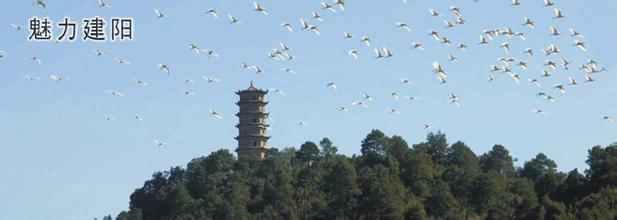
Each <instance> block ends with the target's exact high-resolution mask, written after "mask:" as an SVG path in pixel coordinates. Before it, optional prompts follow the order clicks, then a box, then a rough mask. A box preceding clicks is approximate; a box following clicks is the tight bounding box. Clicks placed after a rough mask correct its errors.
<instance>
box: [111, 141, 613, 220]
mask: <svg viewBox="0 0 617 220" xmlns="http://www.w3.org/2000/svg"><path fill="white" fill-rule="evenodd" d="M361 152H362V155H360V156H356V155H354V156H352V157H348V156H345V155H340V154H337V148H336V147H335V146H334V145H333V143H332V142H331V141H330V140H329V139H327V138H324V139H323V140H321V141H320V142H319V143H318V144H316V143H313V142H305V143H304V144H302V146H301V147H300V148H299V149H293V148H287V149H281V150H279V149H269V152H268V157H267V158H266V159H265V160H262V161H238V160H237V159H236V157H235V156H234V155H233V154H232V153H230V152H229V151H227V150H219V151H216V152H213V153H212V154H210V155H209V156H207V157H200V158H196V159H193V160H192V161H191V162H189V163H188V165H187V166H186V168H181V167H173V168H171V169H170V170H168V171H164V172H157V173H154V174H153V176H152V179H150V180H147V181H146V182H145V183H144V186H143V187H141V188H139V189H136V190H135V192H134V193H133V194H132V195H131V197H130V198H131V201H130V209H129V210H128V211H124V212H122V213H120V214H119V215H118V216H117V217H116V219H120V220H137V219H147V220H150V219H154V220H158V219H161V220H162V219H615V218H617V144H613V145H611V146H608V147H600V146H595V147H593V148H591V149H590V150H589V156H588V159H587V161H586V162H587V164H588V165H589V168H588V169H586V170H585V171H584V172H583V173H581V172H579V171H578V170H576V169H575V170H572V171H570V172H567V173H563V172H560V171H558V170H557V169H556V168H557V165H556V163H555V162H554V161H552V160H551V159H549V158H548V157H547V156H546V155H544V154H541V153H540V154H538V155H537V156H536V157H534V158H532V159H530V160H529V161H526V162H525V163H524V165H523V167H515V166H514V164H513V162H514V159H513V158H512V156H511V155H510V154H509V152H508V150H507V149H506V148H505V147H504V146H501V145H495V146H494V147H493V148H492V150H490V151H489V152H487V153H484V154H482V155H479V156H478V155H476V154H475V153H474V152H472V151H471V150H470V148H469V147H468V146H466V145H465V143H463V142H460V141H459V142H456V143H454V144H451V145H450V144H448V141H447V140H446V136H445V134H443V133H429V134H428V136H427V139H426V141H424V142H422V143H418V144H415V145H413V146H411V147H410V146H409V145H408V144H407V142H406V141H405V140H403V139H402V138H401V137H400V136H392V137H388V136H386V135H385V134H383V133H382V132H381V131H379V130H373V131H372V132H371V133H369V134H368V135H367V136H366V138H365V139H364V140H363V141H362V150H361ZM106 219H111V216H108V217H106Z"/></svg>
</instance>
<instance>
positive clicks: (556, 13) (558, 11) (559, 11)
mask: <svg viewBox="0 0 617 220" xmlns="http://www.w3.org/2000/svg"><path fill="white" fill-rule="evenodd" d="M564 17H565V16H563V13H562V12H561V9H559V8H555V17H554V18H555V19H558V18H564Z"/></svg>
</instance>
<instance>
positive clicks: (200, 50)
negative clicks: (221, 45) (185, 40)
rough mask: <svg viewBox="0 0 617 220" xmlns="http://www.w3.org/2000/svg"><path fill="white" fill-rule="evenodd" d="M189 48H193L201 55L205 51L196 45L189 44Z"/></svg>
mask: <svg viewBox="0 0 617 220" xmlns="http://www.w3.org/2000/svg"><path fill="white" fill-rule="evenodd" d="M189 48H191V50H192V51H193V52H195V54H200V53H201V52H202V51H203V50H202V49H201V48H200V47H199V46H197V44H194V43H191V44H189Z"/></svg>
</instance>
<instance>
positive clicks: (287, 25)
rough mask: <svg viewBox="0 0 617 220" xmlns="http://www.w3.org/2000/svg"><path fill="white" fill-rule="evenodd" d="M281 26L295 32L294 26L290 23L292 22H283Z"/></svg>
mask: <svg viewBox="0 0 617 220" xmlns="http://www.w3.org/2000/svg"><path fill="white" fill-rule="evenodd" d="M281 27H284V28H287V30H288V31H289V32H293V31H294V29H293V26H291V24H290V23H287V22H285V23H282V24H281Z"/></svg>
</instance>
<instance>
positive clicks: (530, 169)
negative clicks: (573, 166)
mask: <svg viewBox="0 0 617 220" xmlns="http://www.w3.org/2000/svg"><path fill="white" fill-rule="evenodd" d="M556 170H557V165H556V164H555V161H553V160H551V159H548V157H547V156H546V155H545V154H543V153H539V154H538V155H536V157H535V158H533V159H532V160H530V161H527V162H525V165H524V166H523V169H521V171H520V175H521V176H522V177H525V178H529V179H531V181H533V182H534V183H535V182H537V181H538V179H540V177H542V176H543V175H545V174H547V173H549V172H555V171H556Z"/></svg>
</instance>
